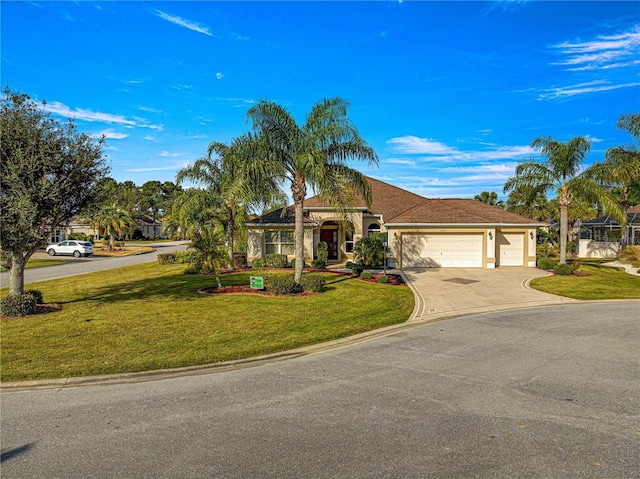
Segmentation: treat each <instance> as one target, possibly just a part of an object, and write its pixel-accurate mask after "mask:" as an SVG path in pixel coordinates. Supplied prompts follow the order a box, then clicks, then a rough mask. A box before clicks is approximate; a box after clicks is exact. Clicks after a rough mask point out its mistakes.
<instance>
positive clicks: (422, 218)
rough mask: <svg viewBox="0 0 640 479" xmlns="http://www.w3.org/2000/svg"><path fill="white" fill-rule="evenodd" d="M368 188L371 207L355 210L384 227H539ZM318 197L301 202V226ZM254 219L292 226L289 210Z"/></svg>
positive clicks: (457, 203)
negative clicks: (376, 218) (366, 213)
mask: <svg viewBox="0 0 640 479" xmlns="http://www.w3.org/2000/svg"><path fill="white" fill-rule="evenodd" d="M367 180H368V181H369V184H370V185H371V193H372V203H371V207H370V208H367V206H366V202H365V201H364V199H363V198H362V197H358V198H357V199H356V204H355V205H354V206H355V207H356V208H366V209H367V211H369V212H370V213H372V214H376V215H382V220H383V221H384V223H385V224H409V223H414V224H529V225H535V224H541V223H540V222H537V221H534V220H532V219H529V218H525V217H524V216H521V215H518V214H516V213H511V212H509V211H505V210H503V209H500V208H498V207H496V206H491V205H487V204H485V203H482V202H480V201H476V200H471V199H427V198H424V197H423V196H420V195H416V194H415V193H411V192H410V191H407V190H403V189H402V188H398V187H397V186H393V185H390V184H388V183H384V182H383V181H380V180H376V179H374V178H369V177H367ZM326 207H327V205H326V204H325V203H323V202H322V201H321V200H320V198H319V197H318V196H313V197H311V198H309V199H306V200H305V201H304V208H305V222H308V223H310V222H311V220H309V218H308V210H313V209H316V208H326ZM281 212H282V209H279V210H276V211H273V212H271V213H269V214H267V215H264V216H261V217H259V218H256V219H255V220H253V221H252V222H251V223H254V224H278V223H284V224H287V223H290V224H292V223H294V211H293V206H290V207H288V208H287V212H286V215H285V216H284V217H281Z"/></svg>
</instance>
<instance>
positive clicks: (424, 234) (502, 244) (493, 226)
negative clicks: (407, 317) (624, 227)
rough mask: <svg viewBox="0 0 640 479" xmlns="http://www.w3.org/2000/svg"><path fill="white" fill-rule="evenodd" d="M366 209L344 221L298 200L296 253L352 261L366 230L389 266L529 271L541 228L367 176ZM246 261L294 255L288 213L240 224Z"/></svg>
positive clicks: (314, 201) (359, 207) (361, 205)
mask: <svg viewBox="0 0 640 479" xmlns="http://www.w3.org/2000/svg"><path fill="white" fill-rule="evenodd" d="M368 180H369V184H370V185H371V190H372V203H371V208H367V206H366V204H365V202H364V200H363V199H359V200H358V201H357V202H356V205H355V206H354V207H352V208H349V212H348V213H347V220H348V223H350V224H347V225H345V223H344V221H341V219H342V218H341V217H340V216H339V214H338V212H337V211H336V210H335V209H334V208H331V207H327V206H326V205H324V204H323V203H322V202H321V201H320V199H319V198H318V197H317V196H314V197H312V198H309V199H307V200H305V202H304V230H305V232H304V256H305V261H306V262H310V260H311V259H312V258H314V257H315V256H316V252H317V247H318V243H320V242H321V241H324V242H325V243H327V245H328V252H329V261H334V262H342V261H346V260H352V259H353V257H354V254H353V246H354V244H355V243H356V242H357V241H358V240H359V239H360V238H362V237H366V236H367V235H369V234H370V233H372V232H383V233H387V234H388V250H389V266H391V267H402V268H412V267H435V268H437V267H470V268H495V267H496V266H528V267H535V266H536V229H537V227H538V226H542V225H543V223H540V222H537V221H534V220H531V219H529V218H525V217H523V216H520V215H518V214H515V213H511V212H508V211H504V210H502V209H500V208H497V207H495V206H490V205H487V204H485V203H481V202H479V201H476V200H471V199H428V198H424V197H422V196H419V195H416V194H414V193H411V192H409V191H406V190H403V189H401V188H398V187H395V186H392V185H390V184H387V183H384V182H382V181H378V180H375V179H373V178H368ZM247 228H248V255H247V256H248V258H247V259H248V260H249V261H252V260H253V259H256V258H261V257H264V256H265V255H267V254H270V253H281V254H286V255H287V256H288V257H289V259H293V258H294V239H293V236H294V208H293V206H290V207H288V208H284V209H279V210H276V211H274V212H271V213H268V214H266V215H263V216H260V217H259V218H256V219H254V220H253V221H251V222H250V223H249V224H248V225H247Z"/></svg>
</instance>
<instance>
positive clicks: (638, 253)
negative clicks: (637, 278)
mask: <svg viewBox="0 0 640 479" xmlns="http://www.w3.org/2000/svg"><path fill="white" fill-rule="evenodd" d="M620 262H621V263H625V264H630V265H631V266H633V267H634V268H640V246H627V247H626V248H623V249H622V251H621V252H620Z"/></svg>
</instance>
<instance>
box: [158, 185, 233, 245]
mask: <svg viewBox="0 0 640 479" xmlns="http://www.w3.org/2000/svg"><path fill="white" fill-rule="evenodd" d="M220 212H221V208H220V203H219V202H218V200H217V198H215V197H214V195H213V194H212V193H211V192H210V191H208V190H201V189H196V188H189V189H187V190H183V191H180V192H179V193H177V194H176V195H175V197H174V198H173V201H172V202H171V206H170V208H169V211H168V212H167V214H166V216H165V221H164V223H163V229H164V231H165V232H166V233H169V234H170V235H172V236H173V235H176V236H180V237H181V238H186V239H193V238H194V237H195V236H196V234H197V233H199V232H200V231H202V230H203V229H205V228H208V227H211V226H212V225H213V226H215V227H218V228H222V221H223V219H222V218H221V214H220Z"/></svg>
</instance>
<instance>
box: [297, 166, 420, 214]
mask: <svg viewBox="0 0 640 479" xmlns="http://www.w3.org/2000/svg"><path fill="white" fill-rule="evenodd" d="M367 181H369V185H370V186H371V198H372V202H371V208H367V209H368V211H369V212H370V213H373V214H376V215H382V218H383V220H384V221H385V222H386V221H388V220H389V219H390V218H393V217H394V216H398V215H399V214H401V213H403V212H405V211H407V210H408V209H411V208H414V207H415V206H417V205H419V204H420V203H422V202H423V201H424V200H425V198H424V197H422V196H420V195H416V194H415V193H411V192H410V191H407V190H403V189H402V188H398V187H397V186H393V185H390V184H388V183H384V182H383V181H380V180H376V179H374V178H370V177H367ZM325 206H326V205H325V204H323V203H322V201H321V200H320V198H319V197H318V196H313V197H311V198H309V199H308V200H305V201H304V207H305V209H306V208H310V209H313V208H322V207H325ZM355 206H356V207H357V208H366V206H367V204H366V202H365V201H364V198H363V197H362V196H360V195H358V197H357V198H356V204H355Z"/></svg>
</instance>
